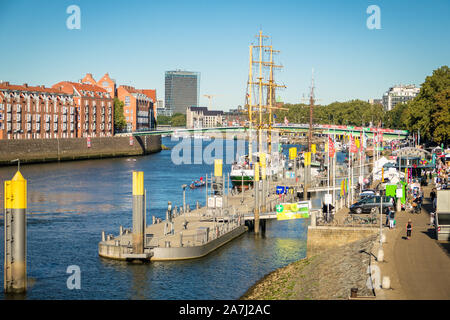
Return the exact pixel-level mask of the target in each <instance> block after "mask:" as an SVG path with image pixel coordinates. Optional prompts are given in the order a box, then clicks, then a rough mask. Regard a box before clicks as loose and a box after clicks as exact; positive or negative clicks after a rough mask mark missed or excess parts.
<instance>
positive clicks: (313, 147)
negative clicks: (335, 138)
mask: <svg viewBox="0 0 450 320" xmlns="http://www.w3.org/2000/svg"><path fill="white" fill-rule="evenodd" d="M311 153H316V145H315V144H311Z"/></svg>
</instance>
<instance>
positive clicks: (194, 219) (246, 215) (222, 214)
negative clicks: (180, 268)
mask: <svg viewBox="0 0 450 320" xmlns="http://www.w3.org/2000/svg"><path fill="white" fill-rule="evenodd" d="M275 188H276V183H274V182H271V183H269V187H268V188H267V189H268V192H267V197H266V201H265V202H262V203H261V204H262V211H261V229H262V230H263V231H264V230H265V219H268V218H269V219H274V218H276V215H275V214H274V211H275V206H276V204H277V203H279V202H283V201H288V199H290V200H292V199H293V198H294V194H289V195H285V196H283V197H281V198H280V197H279V196H278V195H276V194H275ZM254 192H255V191H254V189H250V190H245V191H244V192H243V193H238V194H233V195H232V194H231V193H228V194H226V195H225V197H224V207H223V208H220V209H213V208H207V207H201V208H200V207H199V208H197V209H195V210H192V211H191V210H189V208H188V206H186V212H183V210H182V208H180V210H177V209H176V208H175V209H174V210H173V213H172V215H171V216H169V215H167V217H166V219H165V220H162V221H158V220H157V219H154V221H152V222H153V223H152V224H149V225H146V227H145V240H144V252H143V253H140V254H136V253H133V233H132V231H131V230H129V229H123V228H122V227H120V228H119V235H118V236H114V235H107V236H106V235H104V234H103V235H102V241H101V242H100V243H99V247H98V254H99V256H101V257H104V258H110V259H116V260H125V261H132V260H143V261H164V260H183V259H194V258H199V257H203V256H205V255H207V254H208V253H210V252H212V251H214V250H216V249H217V248H219V247H220V246H222V245H224V244H226V243H227V242H229V241H231V240H233V239H235V238H236V237H238V236H240V235H242V234H243V233H244V232H246V231H247V230H248V229H249V228H248V227H247V226H249V227H250V229H251V228H252V227H253V221H252V220H253V219H254V214H253V212H254V208H255V200H254ZM290 200H289V201H290ZM264 204H265V205H264Z"/></svg>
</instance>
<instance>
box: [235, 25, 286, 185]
mask: <svg viewBox="0 0 450 320" xmlns="http://www.w3.org/2000/svg"><path fill="white" fill-rule="evenodd" d="M257 38H258V44H256V45H250V54H249V75H248V82H247V92H246V99H245V100H246V102H245V108H246V109H247V110H246V111H247V114H248V130H247V132H248V133H249V143H248V153H247V154H246V155H244V156H242V157H240V158H239V159H238V161H237V162H236V163H234V164H233V165H232V166H231V174H230V178H231V182H232V184H233V187H237V188H238V189H241V188H248V187H249V186H250V185H252V184H253V182H254V175H255V172H254V165H255V163H259V162H260V159H261V155H262V153H264V154H265V156H263V157H262V158H263V159H264V158H265V162H266V163H265V166H263V168H264V169H265V170H266V172H265V173H266V174H265V175H266V177H267V178H268V179H270V178H272V177H273V176H277V177H278V176H280V175H281V174H282V173H283V169H284V167H285V163H286V159H285V157H284V155H283V154H282V152H281V150H275V152H272V141H271V133H272V122H273V114H272V111H273V110H286V109H285V108H279V107H276V105H275V89H277V88H285V86H284V85H278V84H276V83H275V81H274V77H273V75H274V69H277V68H281V67H282V66H280V65H276V64H275V63H274V54H277V53H279V51H277V50H273V46H272V44H267V40H268V38H269V37H268V36H265V35H263V34H262V31H260V32H259V34H258V35H257ZM255 132H256V142H257V143H256V145H257V150H253V139H254V138H253V137H254V133H255ZM265 137H267V138H265ZM263 139H264V140H265V141H263ZM265 145H267V149H264V146H265ZM280 146H281V145H280ZM280 149H281V148H280ZM264 169H262V170H264ZM261 173H262V172H261ZM260 176H262V175H261V174H260Z"/></svg>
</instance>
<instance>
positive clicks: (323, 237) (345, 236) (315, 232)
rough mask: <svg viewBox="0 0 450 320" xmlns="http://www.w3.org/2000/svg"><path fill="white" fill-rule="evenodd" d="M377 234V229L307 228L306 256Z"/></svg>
mask: <svg viewBox="0 0 450 320" xmlns="http://www.w3.org/2000/svg"><path fill="white" fill-rule="evenodd" d="M377 232H379V229H378V228H364V227H328V226H317V227H312V226H309V227H308V238H307V247H306V250H307V255H308V257H310V256H312V255H315V254H318V253H320V252H322V251H325V250H328V249H332V248H337V247H340V246H342V245H346V244H348V243H352V242H355V241H357V240H361V239H364V238H367V237H369V236H371V235H374V234H376V233H377Z"/></svg>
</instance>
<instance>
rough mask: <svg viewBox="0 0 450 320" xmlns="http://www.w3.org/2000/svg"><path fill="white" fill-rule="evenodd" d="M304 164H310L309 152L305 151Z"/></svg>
mask: <svg viewBox="0 0 450 320" xmlns="http://www.w3.org/2000/svg"><path fill="white" fill-rule="evenodd" d="M304 164H305V166H310V165H311V152H305V161H304Z"/></svg>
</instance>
